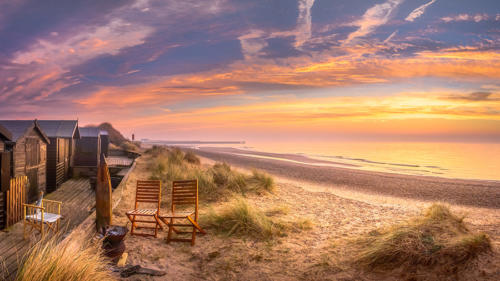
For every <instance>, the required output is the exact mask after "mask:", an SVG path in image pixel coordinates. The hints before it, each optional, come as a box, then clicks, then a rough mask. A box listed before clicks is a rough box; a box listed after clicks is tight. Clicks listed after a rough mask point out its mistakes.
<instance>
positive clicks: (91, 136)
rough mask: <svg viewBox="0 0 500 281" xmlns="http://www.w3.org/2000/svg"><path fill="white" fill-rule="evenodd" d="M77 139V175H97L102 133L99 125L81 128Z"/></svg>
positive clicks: (75, 164) (75, 169) (75, 170)
mask: <svg viewBox="0 0 500 281" xmlns="http://www.w3.org/2000/svg"><path fill="white" fill-rule="evenodd" d="M79 131H80V138H79V139H77V140H76V147H75V160H74V168H73V170H74V172H75V173H76V174H77V175H83V176H95V175H96V174H97V167H98V166H99V162H100V155H101V134H100V130H99V128H97V127H85V128H79Z"/></svg>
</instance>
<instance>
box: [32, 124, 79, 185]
mask: <svg viewBox="0 0 500 281" xmlns="http://www.w3.org/2000/svg"><path fill="white" fill-rule="evenodd" d="M38 124H40V126H41V127H42V130H43V131H44V132H45V134H46V135H47V136H48V137H49V140H50V144H49V145H48V146H47V191H48V192H52V191H54V190H56V189H57V188H58V187H59V186H60V185H61V184H62V183H63V182H64V181H66V180H67V179H69V178H70V176H71V168H72V167H73V165H74V155H75V146H76V140H77V139H79V138H80V131H79V129H78V121H77V120H40V121H38Z"/></svg>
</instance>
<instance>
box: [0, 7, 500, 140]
mask: <svg viewBox="0 0 500 281" xmlns="http://www.w3.org/2000/svg"><path fill="white" fill-rule="evenodd" d="M31 118H38V119H78V120H79V122H80V125H88V124H99V123H101V122H104V121H108V122H111V123H112V124H113V125H114V126H115V127H117V128H118V129H119V130H120V131H122V132H123V133H124V134H125V135H126V136H128V137H130V135H131V134H132V133H135V135H136V136H137V138H139V139H141V138H149V139H163V140H247V141H252V140H254V141H255V140H264V141H265V140H282V141H285V140H300V141H309V140H315V141H323V140H327V141H328V140H335V139H355V140H362V141H364V140H383V141H400V140H404V141H460V142H461V141H464V142H500V1H498V0H488V1H486V0H476V1H469V0H424V1H420V0H377V1H369V0H251V1H250V0H246V1H244V0H235V1H229V0H228V1H225V0H204V1H191V0H183V1H177V0H162V1H153V0H150V1H148V0H136V1H125V0H119V1H118V0H116V1H115V0H106V1H102V0H93V1H92V0H90V1H89V0H85V1H83V0H82V1H78V0H72V1H67V0H46V1H39V0H33V1H29V0H0V119H31Z"/></svg>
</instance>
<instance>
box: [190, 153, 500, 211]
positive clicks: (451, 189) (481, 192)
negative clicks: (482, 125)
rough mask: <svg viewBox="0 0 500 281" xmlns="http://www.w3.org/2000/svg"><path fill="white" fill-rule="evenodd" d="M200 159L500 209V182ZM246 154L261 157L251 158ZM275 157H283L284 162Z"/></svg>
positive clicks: (304, 161)
mask: <svg viewBox="0 0 500 281" xmlns="http://www.w3.org/2000/svg"><path fill="white" fill-rule="evenodd" d="M195 152H196V153H197V154H199V155H200V156H203V157H206V158H210V159H212V160H215V161H219V162H227V163H229V164H231V165H234V166H238V167H254V168H257V169H262V170H265V171H267V172H269V173H271V174H273V175H276V176H280V177H284V178H289V179H293V180H296V181H305V182H309V183H313V184H317V185H323V186H325V185H326V186H332V187H335V188H337V189H338V188H344V189H348V190H351V191H360V192H363V193H371V194H376V195H384V196H393V197H399V198H408V199H415V200H419V201H441V202H446V203H450V204H456V205H466V206H473V207H485V208H495V209H498V208H500V182H498V181H497V182H494V181H481V180H462V179H447V178H440V177H429V176H412V175H403V174H395V173H394V174H393V173H382V172H371V171H362V170H356V169H353V168H355V167H351V168H349V167H345V168H344V167H330V166H328V167H325V166H321V164H327V163H330V164H336V163H335V162H327V161H320V160H315V159H310V158H307V157H304V156H300V155H292V154H277V153H264V152H251V151H248V150H239V149H235V148H201V149H198V150H196V151H195ZM243 154H249V155H253V156H264V157H266V158H262V157H250V156H245V155H243ZM272 158H282V159H286V160H291V161H282V160H276V159H272Z"/></svg>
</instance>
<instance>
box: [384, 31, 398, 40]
mask: <svg viewBox="0 0 500 281" xmlns="http://www.w3.org/2000/svg"><path fill="white" fill-rule="evenodd" d="M396 34H398V31H397V30H396V31H394V32H393V33H391V35H389V36H388V37H387V38H386V39H385V40H384V43H389V41H391V40H392V38H394V36H396Z"/></svg>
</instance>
